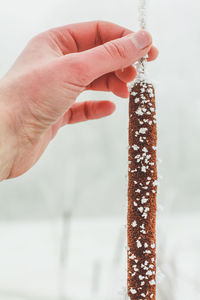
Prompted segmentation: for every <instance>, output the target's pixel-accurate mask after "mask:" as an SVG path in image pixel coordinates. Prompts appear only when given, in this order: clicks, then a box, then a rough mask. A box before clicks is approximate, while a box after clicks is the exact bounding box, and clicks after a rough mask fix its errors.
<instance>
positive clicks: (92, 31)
mask: <svg viewBox="0 0 200 300" xmlns="http://www.w3.org/2000/svg"><path fill="white" fill-rule="evenodd" d="M50 32H51V33H53V34H54V35H55V38H56V42H57V43H58V46H59V48H60V49H61V51H62V53H63V54H64V55H66V54H69V53H73V52H81V51H85V50H88V49H91V48H94V47H96V46H99V45H102V44H104V43H106V42H109V41H111V40H115V39H118V38H121V37H123V36H126V35H128V34H130V33H133V31H131V30H129V29H127V28H125V27H121V26H120V25H117V24H114V23H112V22H107V21H90V22H81V23H75V24H69V25H66V26H62V27H57V28H53V29H51V30H50ZM153 48H154V47H152V49H151V51H154V49H153Z"/></svg>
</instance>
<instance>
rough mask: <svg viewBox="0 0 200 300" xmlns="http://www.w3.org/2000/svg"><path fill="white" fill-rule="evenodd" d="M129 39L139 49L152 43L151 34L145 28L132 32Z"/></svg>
mask: <svg viewBox="0 0 200 300" xmlns="http://www.w3.org/2000/svg"><path fill="white" fill-rule="evenodd" d="M131 39H132V41H133V42H134V44H135V45H136V47H137V48H138V49H139V50H142V49H144V48H146V47H147V46H149V45H151V43H152V37H151V35H150V34H149V33H148V32H147V31H145V30H140V31H138V32H136V33H134V34H132V37H131Z"/></svg>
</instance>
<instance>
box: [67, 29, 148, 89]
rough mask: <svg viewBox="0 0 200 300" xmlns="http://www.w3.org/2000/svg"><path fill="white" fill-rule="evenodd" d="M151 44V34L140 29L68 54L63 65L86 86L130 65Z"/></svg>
mask: <svg viewBox="0 0 200 300" xmlns="http://www.w3.org/2000/svg"><path fill="white" fill-rule="evenodd" d="M151 46H152V38H151V35H150V34H149V33H148V32H147V31H145V30H140V31H138V32H136V33H131V34H129V35H127V36H124V37H122V38H119V39H115V40H111V41H109V42H107V43H105V44H103V45H100V46H97V47H95V48H92V49H89V50H86V51H83V52H79V53H72V54H68V55H66V56H65V57H64V60H65V62H66V64H65V63H64V65H65V67H66V69H68V71H70V74H71V75H72V77H73V78H75V79H76V81H77V83H80V84H83V85H86V86H87V85H88V84H90V83H91V82H92V81H94V80H95V79H97V78H99V77H101V76H102V75H104V74H107V73H110V72H113V71H116V70H118V69H122V68H126V67H128V66H130V65H132V64H133V63H134V62H136V61H137V60H139V59H140V58H142V57H143V56H144V55H146V54H147V53H148V52H149V50H150V48H151Z"/></svg>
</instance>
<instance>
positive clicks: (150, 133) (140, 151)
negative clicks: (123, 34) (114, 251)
mask: <svg viewBox="0 0 200 300" xmlns="http://www.w3.org/2000/svg"><path fill="white" fill-rule="evenodd" d="M156 146H157V126H156V107H155V91H154V88H153V86H152V84H151V83H147V82H146V81H145V80H137V81H136V82H135V84H134V85H133V87H132V88H131V91H130V100H129V153H128V154H129V162H128V163H129V169H128V214H127V222H128V225H127V237H128V279H127V280H128V295H129V297H130V299H131V300H141V299H144V300H155V299H156V233H155V228H156V196H157V159H156Z"/></svg>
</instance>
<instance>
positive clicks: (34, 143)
mask: <svg viewBox="0 0 200 300" xmlns="http://www.w3.org/2000/svg"><path fill="white" fill-rule="evenodd" d="M147 53H148V54H149V60H153V59H155V58H156V56H157V54H158V51H157V49H156V48H155V47H154V46H152V39H151V36H150V34H149V33H148V32H146V31H140V32H138V33H136V34H135V33H133V32H132V31H130V30H128V29H126V28H123V27H120V26H118V25H115V24H113V23H110V22H103V21H96V22H86V23H78V24H71V25H67V26H64V27H60V28H54V29H51V30H48V31H46V32H44V33H41V34H39V35H37V36H35V37H34V38H33V39H32V40H30V42H29V43H28V45H27V46H26V48H25V49H24V51H23V52H22V53H21V55H20V56H19V57H18V59H17V60H16V62H15V63H14V65H13V66H12V68H11V69H10V70H9V71H8V73H7V74H6V75H5V77H4V78H3V79H2V80H1V81H0V145H1V149H0V180H3V179H8V178H13V177H17V176H19V175H21V174H23V173H25V172H26V171H27V170H28V169H30V168H31V167H32V166H33V165H34V164H35V163H36V162H37V160H38V159H39V158H40V156H41V154H42V153H43V152H44V150H45V148H46V147H47V145H48V144H49V142H50V141H51V139H53V138H54V137H55V135H56V133H57V131H58V129H59V128H61V127H62V126H64V125H66V124H72V123H76V122H81V121H86V120H91V119H97V118H101V117H105V116H107V115H110V114H111V113H112V112H113V111H114V110H115V105H114V103H113V102H111V101H86V102H82V103H81V102H79V103H78V102H77V103H76V98H77V97H78V96H79V94H80V93H81V92H83V91H85V90H98V91H111V92H113V93H114V94H116V95H117V96H120V97H124V98H126V97H128V88H127V85H126V84H127V82H130V81H132V80H133V79H134V77H135V76H136V71H135V69H134V67H133V66H132V64H133V63H134V62H135V61H137V60H138V59H140V58H141V57H143V56H144V55H145V54H147ZM122 69H123V70H122Z"/></svg>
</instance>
